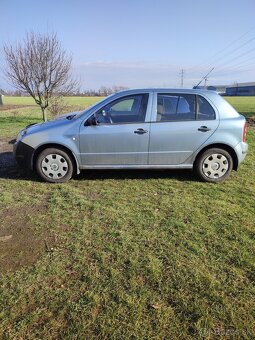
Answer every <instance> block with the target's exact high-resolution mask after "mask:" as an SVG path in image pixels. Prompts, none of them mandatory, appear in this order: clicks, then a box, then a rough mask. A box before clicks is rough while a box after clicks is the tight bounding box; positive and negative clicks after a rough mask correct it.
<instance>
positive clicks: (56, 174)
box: [36, 148, 73, 183]
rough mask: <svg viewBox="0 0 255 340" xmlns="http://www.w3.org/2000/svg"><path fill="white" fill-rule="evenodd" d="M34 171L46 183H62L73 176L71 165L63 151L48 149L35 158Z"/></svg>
mask: <svg viewBox="0 0 255 340" xmlns="http://www.w3.org/2000/svg"><path fill="white" fill-rule="evenodd" d="M36 170H37V173H38V174H39V176H40V177H41V178H42V179H43V180H45V181H46V182H50V183H64V182H67V181H68V180H69V179H70V178H71V177H72V175H73V163H72V160H71V158H70V156H69V155H68V154H67V153H66V152H65V151H63V150H61V149H57V148H48V149H45V150H43V151H42V152H41V153H40V154H39V156H38V157H37V160H36Z"/></svg>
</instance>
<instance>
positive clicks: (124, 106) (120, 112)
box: [96, 94, 149, 124]
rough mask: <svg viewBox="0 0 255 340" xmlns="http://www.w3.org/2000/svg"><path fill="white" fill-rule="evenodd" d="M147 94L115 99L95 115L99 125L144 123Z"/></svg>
mask: <svg viewBox="0 0 255 340" xmlns="http://www.w3.org/2000/svg"><path fill="white" fill-rule="evenodd" d="M148 98H149V95H148V94H139V95H133V96H127V97H124V98H120V99H117V100H115V101H113V102H111V103H109V104H107V105H106V106H104V107H103V108H102V109H100V110H99V111H98V112H97V113H96V118H97V121H98V123H99V124H122V123H136V122H144V121H145V115H146V110H147V104H148Z"/></svg>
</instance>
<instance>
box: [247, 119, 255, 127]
mask: <svg viewBox="0 0 255 340" xmlns="http://www.w3.org/2000/svg"><path fill="white" fill-rule="evenodd" d="M246 121H247V123H248V126H252V127H255V118H253V117H252V118H246Z"/></svg>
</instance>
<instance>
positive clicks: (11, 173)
mask: <svg viewBox="0 0 255 340" xmlns="http://www.w3.org/2000/svg"><path fill="white" fill-rule="evenodd" d="M159 178H161V179H164V178H169V179H176V180H179V181H197V178H196V176H195V175H194V174H193V172H192V171H190V170H140V169H136V170H125V169H123V170H83V171H81V173H80V174H79V175H76V176H74V180H76V181H79V180H109V179H116V180H126V179H159ZM0 179H10V180H29V181H35V182H41V179H40V178H39V177H38V176H37V174H36V173H35V172H32V171H28V170H25V169H22V168H20V167H19V166H18V165H17V163H16V161H15V159H14V157H13V154H12V152H9V151H6V152H2V153H0Z"/></svg>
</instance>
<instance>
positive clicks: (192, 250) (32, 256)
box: [0, 98, 255, 339]
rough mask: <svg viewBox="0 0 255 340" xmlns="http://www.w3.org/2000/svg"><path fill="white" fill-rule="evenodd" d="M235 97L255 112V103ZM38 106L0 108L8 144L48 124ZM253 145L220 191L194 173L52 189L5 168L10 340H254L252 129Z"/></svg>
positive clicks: (2, 332) (1, 327)
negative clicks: (31, 126) (27, 129)
mask: <svg viewBox="0 0 255 340" xmlns="http://www.w3.org/2000/svg"><path fill="white" fill-rule="evenodd" d="M6 99H8V100H10V98H6ZM89 99H91V98H89ZM230 99H231V101H235V100H236V102H235V103H234V102H232V103H233V105H235V106H236V107H237V109H238V110H239V111H241V112H243V113H245V114H250V113H251V112H253V113H255V105H254V104H255V98H249V103H248V102H247V105H245V102H244V101H243V98H230ZM240 99H242V100H240ZM245 99H246V98H245ZM15 100H16V99H15ZM75 100H76V101H77V102H75V104H74V105H82V104H83V102H82V103H80V101H79V99H78V98H75ZM80 100H83V99H80ZM85 100H86V98H84V105H85ZM91 100H92V102H93V101H94V100H98V98H96V99H91ZM92 102H91V103H92ZM88 104H89V103H88V101H87V102H86V105H88ZM8 105H21V104H20V102H19V101H16V102H15V104H14V103H13V102H11V101H9V103H8ZM23 105H30V104H28V103H26V104H23ZM35 109H36V110H37V108H34V107H32V108H31V107H29V108H26V107H24V108H18V109H9V110H7V111H6V110H5V111H2V112H0V137H5V139H12V138H13V137H14V136H15V134H16V132H17V131H18V130H19V129H20V128H21V127H22V126H25V125H26V124H28V123H29V122H33V121H34V122H36V121H39V120H40V118H41V117H40V114H39V111H35ZM241 109H242V110H241ZM15 112H16V113H15ZM7 137H8V138H7ZM1 140H2V139H1V138H0V141H1ZM248 143H249V153H248V155H247V157H246V160H245V162H244V164H242V166H241V167H240V169H239V171H238V172H233V173H232V175H231V177H230V179H229V180H228V181H226V182H225V183H222V184H219V185H210V184H208V183H201V182H199V181H198V180H197V179H196V177H195V176H194V175H193V174H192V173H191V172H189V171H183V172H182V171H180V172H175V171H97V172H93V171H84V172H83V173H82V174H81V175H80V176H79V177H78V178H76V179H73V180H71V181H70V182H68V183H66V184H61V185H49V184H46V183H43V182H40V181H39V179H38V178H37V176H36V175H29V174H26V173H24V172H19V171H18V170H17V169H16V168H10V169H9V168H6V169H4V168H3V169H0V203H1V205H0V270H1V273H0V339H203V338H205V339H216V338H221V339H254V337H255V328H254V325H255V301H254V296H255V285H254V281H255V274H254V273H255V205H254V201H255V182H254V167H255V151H254V150H255V129H254V128H252V127H250V128H249V129H248ZM0 155H1V154H0ZM8 237H9V238H8Z"/></svg>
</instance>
